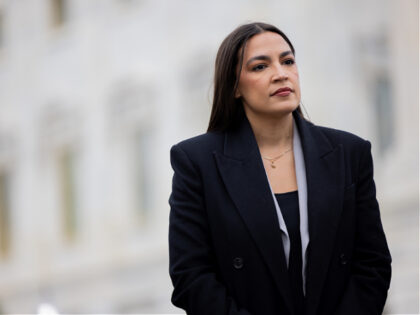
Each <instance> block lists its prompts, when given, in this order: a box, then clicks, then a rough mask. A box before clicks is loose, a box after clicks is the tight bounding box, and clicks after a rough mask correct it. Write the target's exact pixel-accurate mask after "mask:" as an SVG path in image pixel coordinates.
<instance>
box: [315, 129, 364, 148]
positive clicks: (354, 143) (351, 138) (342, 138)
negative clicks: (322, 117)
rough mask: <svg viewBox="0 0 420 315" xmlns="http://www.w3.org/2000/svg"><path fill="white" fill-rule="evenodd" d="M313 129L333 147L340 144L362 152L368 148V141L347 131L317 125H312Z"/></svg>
mask: <svg viewBox="0 0 420 315" xmlns="http://www.w3.org/2000/svg"><path fill="white" fill-rule="evenodd" d="M313 128H316V129H317V130H318V131H319V132H321V133H322V134H323V135H324V136H325V137H326V138H327V139H328V141H329V142H330V143H331V145H332V146H333V147H335V146H337V145H340V144H341V145H343V147H344V148H351V149H355V150H357V149H359V150H363V149H364V148H365V147H366V146H370V142H369V141H368V140H366V139H363V138H362V137H360V136H358V135H356V134H354V133H351V132H349V131H345V130H341V129H335V128H331V127H325V126H319V125H313Z"/></svg>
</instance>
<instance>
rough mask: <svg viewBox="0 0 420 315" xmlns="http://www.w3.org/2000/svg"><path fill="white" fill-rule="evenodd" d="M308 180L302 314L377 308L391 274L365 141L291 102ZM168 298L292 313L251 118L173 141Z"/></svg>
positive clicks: (191, 309)
mask: <svg viewBox="0 0 420 315" xmlns="http://www.w3.org/2000/svg"><path fill="white" fill-rule="evenodd" d="M293 118H294V121H295V123H296V126H297V128H298V130H299V134H300V140H301V145H302V150H303V156H304V161H305V172H306V188H307V217H308V232H309V245H308V248H307V251H306V261H307V264H306V269H305V277H306V286H305V289H306V290H305V291H306V295H305V314H307V315H315V314H320V315H327V314H337V315H338V314H348V315H362V314H381V313H382V310H383V307H384V304H385V300H386V297H387V291H388V288H389V284H390V278H391V256H390V253H389V250H388V246H387V242H386V239H385V235H384V232H383V228H382V224H381V219H380V213H379V206H378V202H377V199H376V190H375V183H374V180H373V162H372V155H371V145H370V142H369V141H366V140H363V139H362V138H360V137H358V136H356V135H353V134H351V133H348V132H344V131H340V130H336V129H332V128H326V127H321V126H316V125H314V124H313V123H311V122H309V121H307V120H306V119H304V118H303V117H301V116H300V114H298V112H297V111H296V110H295V111H294V112H293ZM171 164H172V167H173V169H174V177H173V184H172V185H173V186H172V194H171V196H170V199H169V203H170V207H171V210H170V223H169V254H170V276H171V278H172V282H173V285H174V291H173V295H172V302H173V303H174V305H176V306H178V307H180V308H183V309H185V310H186V311H187V314H198V315H206V314H217V315H224V314H230V315H239V314H241V315H250V314H253V315H256V314H262V315H271V314H273V315H274V314H275V315H283V314H284V315H289V314H294V310H293V308H292V307H293V306H292V297H291V293H290V288H289V282H288V279H289V278H288V273H287V264H286V258H285V252H284V248H283V243H282V234H281V233H282V231H281V230H280V228H279V221H278V217H277V213H276V208H275V204H274V201H273V198H272V192H271V189H270V184H269V182H268V180H267V176H266V173H265V170H264V166H263V163H262V160H261V155H260V152H259V149H258V145H257V142H256V140H255V136H254V134H253V131H252V128H251V126H250V124H249V121H248V120H247V119H246V117H244V119H243V122H242V123H241V124H240V126H239V127H238V128H236V129H235V130H232V131H227V132H208V133H206V134H203V135H200V136H198V137H195V138H191V139H188V140H185V141H183V142H181V143H179V144H177V145H174V146H173V147H172V149H171Z"/></svg>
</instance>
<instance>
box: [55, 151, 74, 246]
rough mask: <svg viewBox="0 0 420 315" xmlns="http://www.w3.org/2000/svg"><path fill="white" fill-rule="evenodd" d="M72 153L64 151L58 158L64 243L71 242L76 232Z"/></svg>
mask: <svg viewBox="0 0 420 315" xmlns="http://www.w3.org/2000/svg"><path fill="white" fill-rule="evenodd" d="M74 159H75V158H74V153H73V152H72V151H70V150H64V151H62V152H61V153H60V154H59V157H58V171H59V185H60V197H61V200H60V202H61V204H60V206H61V209H62V218H63V220H62V224H63V230H64V236H65V240H66V241H73V240H74V239H75V236H76V232H77V212H76V198H75V197H76V196H75V167H74V166H75V165H74V164H75V163H74Z"/></svg>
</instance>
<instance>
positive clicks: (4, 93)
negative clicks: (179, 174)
mask: <svg viewBox="0 0 420 315" xmlns="http://www.w3.org/2000/svg"><path fill="white" fill-rule="evenodd" d="M418 17H419V2H418V1H417V0H343V1H335V0H316V1H312V0H294V1H286V0H259V1H252V0H231V1H225V0H213V1H204V0H194V1H193V0H159V1H156V0H155V1H152V0H0V313H48V312H49V313H54V312H58V313H155V314H156V313H182V310H179V309H177V308H175V307H173V306H171V303H170V294H171V290H172V285H171V282H170V279H169V275H168V245H167V230H168V216H169V205H168V198H169V194H170V192H171V179H172V170H171V167H170V163H169V150H170V147H171V146H172V145H173V144H175V143H177V142H178V141H180V140H182V139H185V138H189V137H192V136H195V135H198V134H200V133H203V132H205V131H206V128H207V123H208V119H209V114H210V104H211V95H212V93H211V92H212V75H213V65H214V60H215V55H216V52H217V49H218V47H219V45H220V43H221V41H222V40H223V38H224V37H225V36H226V35H227V34H228V33H229V32H231V31H232V30H233V29H234V28H235V27H236V26H238V25H239V24H242V23H245V22H251V21H265V22H269V23H272V24H274V25H276V26H278V27H279V28H280V29H281V30H283V31H284V32H285V33H286V34H287V35H288V36H289V38H290V39H291V41H292V42H293V43H294V45H295V48H296V52H297V55H296V57H297V62H298V67H299V71H300V77H301V87H302V102H303V104H304V109H305V110H306V111H305V110H304V112H305V115H306V117H308V118H310V120H312V121H313V122H314V123H315V124H318V125H324V126H329V127H333V128H337V129H343V130H347V131H350V132H353V133H355V134H357V135H359V136H361V137H363V138H365V139H368V140H369V141H371V142H372V153H373V157H374V163H375V181H376V185H377V198H378V200H379V204H380V206H381V212H382V219H383V225H384V229H385V232H386V235H387V238H388V242H389V246H390V249H391V253H392V256H393V278H392V283H391V290H390V292H389V299H388V302H387V305H386V309H385V313H387V314H402V313H404V314H417V313H418V312H419V198H418V197H419V196H418V194H419V129H418V128H419V123H418V122H419V121H418V119H419V112H418V109H419V98H418V97H419V25H418Z"/></svg>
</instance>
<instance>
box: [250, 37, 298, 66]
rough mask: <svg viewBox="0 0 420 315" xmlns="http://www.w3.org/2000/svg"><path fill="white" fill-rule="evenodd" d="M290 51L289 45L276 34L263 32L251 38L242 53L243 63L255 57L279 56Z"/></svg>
mask: <svg viewBox="0 0 420 315" xmlns="http://www.w3.org/2000/svg"><path fill="white" fill-rule="evenodd" d="M288 50H291V49H290V46H289V44H288V43H287V42H286V41H285V40H284V38H283V37H281V36H280V35H279V34H277V33H273V32H264V33H260V34H257V35H255V36H253V37H251V38H250V39H249V40H248V42H247V44H246V46H245V51H244V61H245V60H247V59H248V58H250V57H252V56H256V55H270V54H279V53H282V52H284V51H288Z"/></svg>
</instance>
